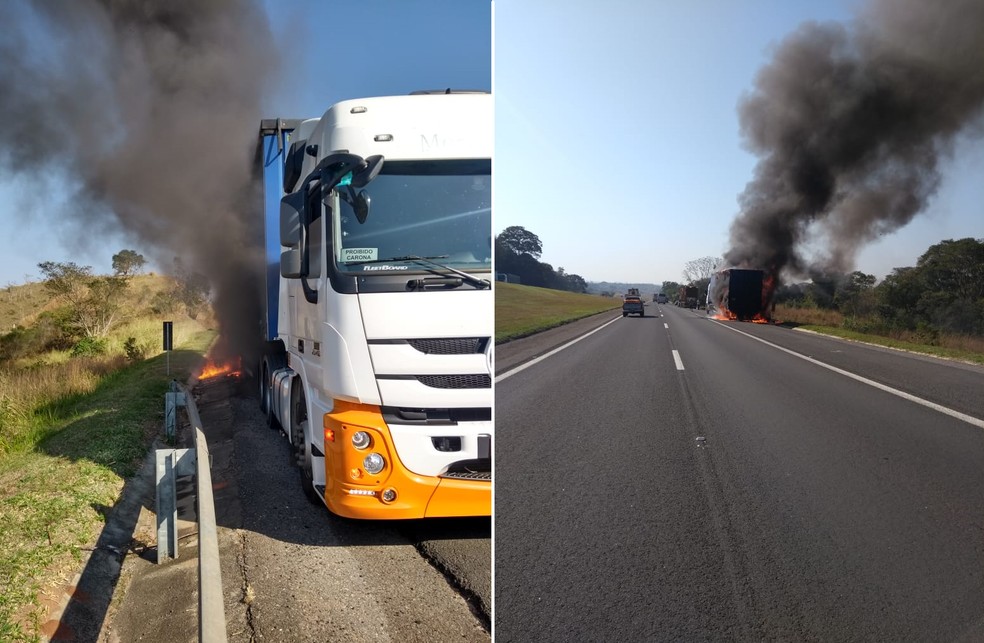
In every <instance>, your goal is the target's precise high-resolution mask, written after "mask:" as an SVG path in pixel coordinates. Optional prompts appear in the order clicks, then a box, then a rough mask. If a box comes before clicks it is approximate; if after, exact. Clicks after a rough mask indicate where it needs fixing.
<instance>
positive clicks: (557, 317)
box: [495, 282, 622, 344]
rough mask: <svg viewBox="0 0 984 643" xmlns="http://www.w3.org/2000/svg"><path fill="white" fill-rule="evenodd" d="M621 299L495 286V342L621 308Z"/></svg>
mask: <svg viewBox="0 0 984 643" xmlns="http://www.w3.org/2000/svg"><path fill="white" fill-rule="evenodd" d="M621 306H622V300H621V299H617V298H612V297H600V296H598V295H582V294H578V293H572V292H565V291H562V290H550V289H549V288H535V287H533V286H521V285H519V284H507V283H501V282H500V283H496V285H495V343H496V344H500V343H502V342H506V341H509V340H512V339H518V338H520V337H526V336H527V335H532V334H534V333H538V332H540V331H544V330H547V329H550V328H554V327H556V326H561V325H563V324H566V323H569V322H572V321H575V320H578V319H581V318H584V317H589V316H591V315H594V314H596V313H600V312H604V311H606V310H615V309H617V308H621Z"/></svg>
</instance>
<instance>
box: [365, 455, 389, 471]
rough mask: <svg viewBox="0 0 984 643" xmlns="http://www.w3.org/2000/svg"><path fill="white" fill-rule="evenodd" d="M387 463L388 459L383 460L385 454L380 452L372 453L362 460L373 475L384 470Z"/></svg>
mask: <svg viewBox="0 0 984 643" xmlns="http://www.w3.org/2000/svg"><path fill="white" fill-rule="evenodd" d="M385 465H386V461H385V460H383V456H381V455H379V454H378V453H370V454H369V455H367V456H366V457H365V459H364V460H363V461H362V468H363V469H365V470H366V472H367V473H369V474H371V475H376V474H377V473H379V472H380V471H382V470H383V467H384V466H385Z"/></svg>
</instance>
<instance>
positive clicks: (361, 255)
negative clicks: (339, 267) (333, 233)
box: [342, 248, 379, 263]
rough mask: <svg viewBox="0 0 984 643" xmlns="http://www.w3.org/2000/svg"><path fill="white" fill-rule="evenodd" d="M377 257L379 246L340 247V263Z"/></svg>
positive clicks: (372, 259) (370, 259)
mask: <svg viewBox="0 0 984 643" xmlns="http://www.w3.org/2000/svg"><path fill="white" fill-rule="evenodd" d="M378 258H379V248H342V263H354V262H356V261H375V260H376V259H378Z"/></svg>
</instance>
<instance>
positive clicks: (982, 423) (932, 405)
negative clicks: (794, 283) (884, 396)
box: [674, 320, 984, 429]
mask: <svg viewBox="0 0 984 643" xmlns="http://www.w3.org/2000/svg"><path fill="white" fill-rule="evenodd" d="M710 321H714V320H710ZM714 323H715V324H720V325H721V326H724V327H725V328H727V329H728V330H732V331H734V332H736V333H738V334H740V335H744V336H745V337H750V338H752V339H754V340H755V341H757V342H762V343H763V344H765V345H767V346H771V347H773V348H778V349H779V350H781V351H782V352H784V353H789V354H790V355H792V356H793V357H798V358H800V359H802V360H806V361H807V362H810V363H811V364H816V365H817V366H820V367H822V368H825V369H827V370H829V371H833V372H835V373H839V374H841V375H843V376H844V377H850V378H851V379H852V380H856V381H858V382H861V383H862V384H867V385H868V386H872V387H874V388H876V389H878V390H881V391H885V392H886V393H891V394H892V395H897V396H898V397H901V398H902V399H904V400H909V401H910V402H915V403H916V404H921V405H922V406H925V407H926V408H929V409H933V410H934V411H938V412H939V413H943V414H944V415H949V416H950V417H954V418H956V419H958V420H963V421H964V422H966V423H967V424H972V425H974V426H976V427H978V428H981V429H984V420H981V419H979V418H975V417H974V416H972V415H967V414H966V413H961V412H960V411H955V410H953V409H951V408H948V407H945V406H942V405H940V404H937V403H936V402H930V401H929V400H924V399H923V398H921V397H917V396H915V395H912V394H910V393H906V392H905V391H900V390H899V389H897V388H892V387H891V386H886V385H885V384H882V383H880V382H876V381H874V380H869V379H868V378H867V377H861V376H860V375H855V374H854V373H851V372H850V371H845V370H844V369H842V368H837V367H836V366H831V365H830V364H825V363H823V362H821V361H820V360H816V359H813V358H812V357H807V356H806V355H803V354H802V353H797V352H796V351H791V350H789V349H788V348H783V347H782V346H779V345H778V344H773V343H772V342H768V341H766V340H764V339H761V338H759V337H756V336H754V335H749V334H748V333H746V332H744V331H741V330H738V329H737V328H732V327H731V326H729V325H728V324H722V323H721V322H719V321H714ZM674 352H676V351H674Z"/></svg>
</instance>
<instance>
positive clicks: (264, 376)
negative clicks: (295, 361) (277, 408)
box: [260, 351, 287, 429]
mask: <svg viewBox="0 0 984 643" xmlns="http://www.w3.org/2000/svg"><path fill="white" fill-rule="evenodd" d="M285 366H287V357H286V356H285V355H284V354H283V353H282V352H279V351H277V352H271V353H270V354H268V355H267V356H266V357H264V358H263V364H262V365H261V366H260V410H261V411H263V413H264V414H266V421H267V426H268V427H270V428H271V429H279V428H281V427H280V422H279V421H278V420H277V415H276V413H274V410H273V372H274V371H276V370H279V369H281V368H283V367H285Z"/></svg>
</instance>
